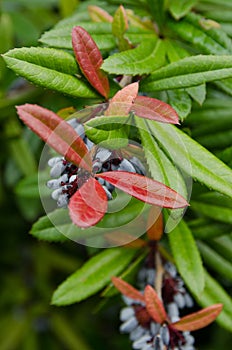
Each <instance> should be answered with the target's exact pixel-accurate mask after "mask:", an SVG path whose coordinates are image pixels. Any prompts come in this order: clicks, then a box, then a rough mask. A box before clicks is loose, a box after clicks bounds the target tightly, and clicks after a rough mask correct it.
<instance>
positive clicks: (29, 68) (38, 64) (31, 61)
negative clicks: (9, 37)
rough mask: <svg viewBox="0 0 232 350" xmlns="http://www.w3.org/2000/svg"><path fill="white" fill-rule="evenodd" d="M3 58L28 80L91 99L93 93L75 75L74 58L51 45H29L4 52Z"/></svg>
mask: <svg viewBox="0 0 232 350" xmlns="http://www.w3.org/2000/svg"><path fill="white" fill-rule="evenodd" d="M3 58H4V60H5V62H6V64H7V66H8V67H9V68H11V69H12V70H13V71H14V72H15V73H16V74H19V75H21V76H22V77H24V78H26V79H28V80H29V81H31V82H32V83H34V84H36V85H39V86H42V87H46V88H48V89H51V90H55V91H58V92H61V93H65V94H68V95H71V96H75V97H86V98H94V97H97V94H96V93H95V92H94V91H93V89H91V88H90V87H88V86H87V84H86V83H85V82H83V81H82V80H80V79H78V78H77V77H76V76H75V75H76V74H78V73H79V69H78V66H77V64H76V61H75V59H74V57H73V56H72V55H71V54H69V53H68V52H65V51H62V50H56V49H51V48H41V47H30V48H25V47H24V48H16V49H13V50H11V51H8V52H7V53H5V54H4V55H3Z"/></svg>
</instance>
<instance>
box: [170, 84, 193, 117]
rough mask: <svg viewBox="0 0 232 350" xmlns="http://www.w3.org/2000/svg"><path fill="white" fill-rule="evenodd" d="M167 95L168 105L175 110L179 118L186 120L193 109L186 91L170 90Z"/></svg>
mask: <svg viewBox="0 0 232 350" xmlns="http://www.w3.org/2000/svg"><path fill="white" fill-rule="evenodd" d="M196 88H198V86H197V87H196ZM167 95H168V103H169V104H170V105H171V106H172V107H173V108H174V109H175V111H176V112H177V114H178V116H179V118H180V119H181V120H183V119H185V118H186V117H187V116H188V115H189V113H190V112H191V108H192V101H191V98H190V97H189V95H188V94H187V92H186V91H185V90H184V89H175V90H168V91H167Z"/></svg>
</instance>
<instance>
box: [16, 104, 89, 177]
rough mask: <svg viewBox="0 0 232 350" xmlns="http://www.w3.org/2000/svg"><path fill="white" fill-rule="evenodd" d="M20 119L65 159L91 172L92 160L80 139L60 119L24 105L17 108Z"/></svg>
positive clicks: (40, 109) (46, 110)
mask: <svg viewBox="0 0 232 350" xmlns="http://www.w3.org/2000/svg"><path fill="white" fill-rule="evenodd" d="M16 108H17V112H18V115H19V117H20V119H21V120H22V121H23V122H24V123H25V124H26V125H27V126H28V127H29V128H30V129H31V130H32V131H34V132H35V133H36V134H37V135H38V136H39V137H40V138H41V139H42V140H43V141H45V142H46V143H47V144H48V145H49V146H51V147H52V148H54V150H55V151H57V152H58V153H59V154H61V155H63V156H64V157H65V159H67V160H68V161H69V162H72V163H74V164H76V165H79V166H81V167H82V168H84V169H86V170H88V171H92V160H91V158H90V155H89V153H88V149H87V147H86V145H85V143H84V142H83V140H82V138H81V137H80V136H78V135H77V133H76V131H75V130H74V129H73V128H72V127H71V126H70V125H69V124H68V123H66V122H65V121H64V120H63V119H62V118H60V117H59V116H58V115H57V114H55V113H54V112H52V111H49V110H48V109H46V108H43V107H40V106H37V105H33V104H28V103H27V104H24V105H21V106H17V107H16Z"/></svg>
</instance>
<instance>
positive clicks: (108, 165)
mask: <svg viewBox="0 0 232 350" xmlns="http://www.w3.org/2000/svg"><path fill="white" fill-rule="evenodd" d="M68 123H69V125H71V126H72V127H73V128H74V130H75V131H76V132H77V134H78V135H80V137H82V139H83V141H84V143H85V145H86V146H87V148H88V149H89V150H90V149H92V148H93V146H94V143H93V142H92V141H90V140H89V139H88V138H87V136H86V135H85V132H84V127H83V125H82V124H81V123H79V122H78V120H77V119H76V118H73V119H70V120H69V121H68ZM48 166H49V167H50V168H51V170H50V176H51V178H52V180H49V181H48V182H47V187H48V188H50V189H51V190H53V192H52V194H51V197H52V198H53V199H54V200H56V201H57V206H58V207H59V208H66V207H67V206H68V203H69V200H70V198H71V197H72V195H73V194H74V193H75V192H76V191H77V190H78V189H79V188H80V187H81V186H82V185H83V184H84V183H85V181H87V180H88V178H89V177H90V174H89V173H88V172H86V171H84V170H82V169H80V168H78V167H77V166H76V165H74V164H72V163H70V162H68V161H67V160H66V159H65V158H63V157H53V158H51V159H49V161H48ZM115 170H116V171H117V170H123V171H129V172H133V173H135V172H137V173H139V174H143V175H145V169H144V167H143V165H142V164H141V162H140V161H139V160H138V159H137V158H136V157H132V158H131V160H127V159H124V158H122V157H120V156H118V155H117V153H116V151H110V150H108V149H106V148H103V147H98V148H97V150H96V152H95V156H94V158H93V167H92V171H93V173H94V174H98V173H100V172H106V171H115ZM96 179H97V180H98V182H99V183H100V184H101V185H102V187H103V189H104V190H105V192H106V195H107V199H108V200H112V198H113V195H112V193H113V191H114V189H115V187H114V186H113V185H111V184H110V183H109V182H107V181H105V180H103V179H101V178H99V179H98V178H96Z"/></svg>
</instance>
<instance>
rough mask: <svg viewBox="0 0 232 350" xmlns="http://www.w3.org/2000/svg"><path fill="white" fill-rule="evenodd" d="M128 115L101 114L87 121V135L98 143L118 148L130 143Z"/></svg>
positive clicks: (106, 146)
mask: <svg viewBox="0 0 232 350" xmlns="http://www.w3.org/2000/svg"><path fill="white" fill-rule="evenodd" d="M130 124H131V123H130V121H129V119H128V116H109V117H105V116H100V117H95V118H93V119H91V120H90V121H88V122H87V123H85V132H86V135H87V137H88V138H89V139H90V140H91V141H92V142H94V143H95V144H96V145H98V144H100V145H101V146H102V147H105V148H110V149H117V148H121V147H126V146H127V145H128V130H129V127H130Z"/></svg>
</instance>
